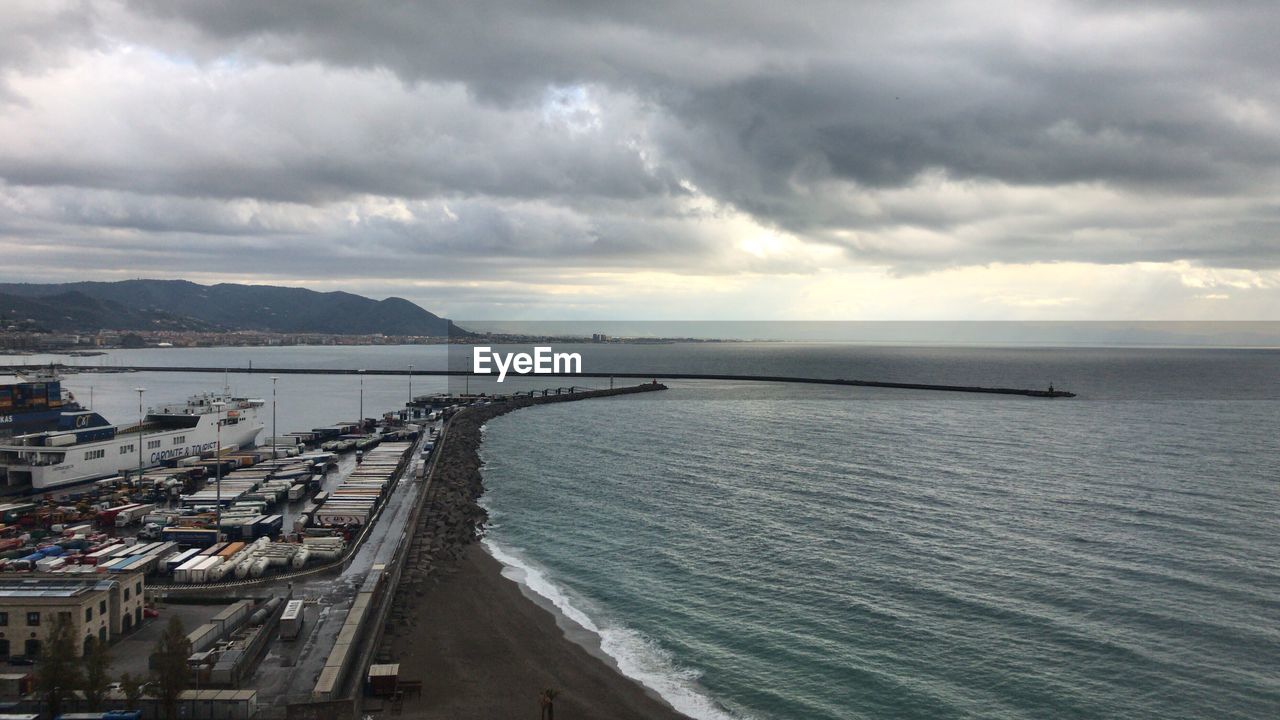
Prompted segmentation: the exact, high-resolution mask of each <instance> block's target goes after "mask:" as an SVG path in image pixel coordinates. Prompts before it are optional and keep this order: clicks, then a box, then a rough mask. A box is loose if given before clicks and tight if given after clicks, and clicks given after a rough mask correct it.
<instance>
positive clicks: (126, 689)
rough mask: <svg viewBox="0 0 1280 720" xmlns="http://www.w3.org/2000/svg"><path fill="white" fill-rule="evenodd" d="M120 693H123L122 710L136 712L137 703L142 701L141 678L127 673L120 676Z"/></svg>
mask: <svg viewBox="0 0 1280 720" xmlns="http://www.w3.org/2000/svg"><path fill="white" fill-rule="evenodd" d="M120 692H122V693H124V709H125V710H137V709H138V701H139V700H141V699H142V678H138V677H134V676H132V675H130V674H129V673H125V674H123V675H121V676H120Z"/></svg>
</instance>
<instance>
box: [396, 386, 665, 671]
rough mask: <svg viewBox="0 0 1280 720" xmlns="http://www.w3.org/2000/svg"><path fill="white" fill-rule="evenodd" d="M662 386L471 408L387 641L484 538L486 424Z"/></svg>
mask: <svg viewBox="0 0 1280 720" xmlns="http://www.w3.org/2000/svg"><path fill="white" fill-rule="evenodd" d="M665 389H666V386H665V385H663V384H661V383H656V382H655V383H645V384H643V385H634V386H629V387H623V388H616V389H613V390H590V391H585V392H576V393H572V394H568V393H565V394H561V395H547V396H545V397H542V396H536V397H532V398H529V397H521V398H514V399H510V400H507V401H504V402H494V403H492V404H490V405H485V406H482V407H468V408H465V409H464V410H462V411H460V412H458V413H457V414H456V415H454V416H453V418H452V419H451V420H450V421H449V426H448V429H447V431H446V432H445V435H444V442H443V444H442V445H441V447H440V448H439V449H438V450H437V452H438V453H439V454H440V455H439V458H438V459H437V460H436V465H435V471H434V473H433V475H432V478H431V486H430V488H429V489H428V492H427V496H426V498H425V501H424V502H425V505H424V506H423V508H422V510H421V512H420V513H419V515H418V521H417V523H416V525H415V527H414V529H413V541H412V543H411V545H410V547H409V553H408V555H407V557H406V563H407V564H406V566H405V568H404V571H403V573H402V574H401V576H400V584H399V587H397V588H396V594H395V599H394V600H393V602H392V606H391V613H390V616H389V619H388V627H387V628H386V630H387V632H386V633H385V634H384V636H383V637H384V647H383V649H382V652H380V653H379V655H380V656H384V657H385V654H386V652H387V649H386V641H387V640H389V639H390V638H392V637H394V636H395V634H396V633H399V632H404V631H406V630H409V629H412V627H413V623H414V618H415V616H417V613H416V612H415V600H416V598H417V597H418V596H420V595H421V593H422V591H423V590H424V589H425V587H426V583H429V582H432V581H433V578H435V577H437V576H438V575H439V574H441V573H450V572H452V571H453V564H454V563H455V562H456V561H457V559H458V558H459V557H460V556H461V554H462V552H463V550H464V549H465V548H466V547H467V546H468V545H470V544H471V543H473V542H475V541H476V540H478V539H479V538H480V535H481V533H482V532H483V530H484V524H485V522H486V521H487V520H488V513H486V512H485V510H484V508H482V507H480V505H479V502H478V501H479V499H480V496H481V495H482V494H483V493H484V480H483V478H482V476H481V473H480V466H481V462H480V452H479V448H480V428H481V427H483V426H484V424H485V423H486V422H488V421H489V420H491V419H492V418H495V417H497V416H499V415H503V414H505V413H509V412H511V411H513V410H519V409H521V408H526V407H531V406H534V405H545V404H547V403H556V402H572V401H576V400H587V399H590V398H600V397H610V396H614V395H630V394H634V393H642V392H653V391H657V390H665Z"/></svg>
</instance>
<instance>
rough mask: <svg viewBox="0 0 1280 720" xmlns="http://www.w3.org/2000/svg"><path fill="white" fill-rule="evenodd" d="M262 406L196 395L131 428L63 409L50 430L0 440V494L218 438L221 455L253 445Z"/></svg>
mask: <svg viewBox="0 0 1280 720" xmlns="http://www.w3.org/2000/svg"><path fill="white" fill-rule="evenodd" d="M263 404H264V401H262V400H255V399H248V398H233V397H228V396H225V395H197V396H195V397H192V398H191V399H189V400H188V401H187V402H186V403H185V404H178V405H167V406H164V407H159V408H152V409H151V410H149V411H148V412H147V414H146V415H145V416H144V418H143V421H142V423H141V424H136V423H135V424H133V425H112V424H110V423H108V422H107V421H106V420H105V419H104V418H103V417H102V416H101V415H99V414H98V413H96V412H93V411H92V410H80V409H76V410H70V411H68V410H65V409H63V410H62V411H61V412H60V414H59V415H58V418H57V421H56V422H57V427H56V428H55V429H50V430H43V431H41V432H35V433H25V434H18V435H14V436H13V437H12V438H7V439H3V440H0V491H4V492H8V493H14V492H22V491H24V490H27V491H30V492H44V491H47V490H52V489H55V488H59V487H63V486H67V485H74V484H76V483H81V482H86V481H89V480H96V479H99V478H105V477H111V476H113V475H120V474H123V473H125V472H128V471H131V470H137V469H138V468H139V466H142V467H155V466H157V465H162V464H164V463H166V462H169V461H173V460H177V459H180V458H184V457H190V456H193V455H200V454H201V453H206V452H211V451H213V450H214V449H215V448H216V447H217V445H218V442H219V434H220V435H221V443H222V447H223V449H224V450H225V449H227V448H232V449H235V448H241V447H251V446H253V445H254V444H255V443H256V440H257V437H258V434H259V433H261V432H262V429H263V423H262V422H261V421H260V420H259V419H258V411H259V409H260V408H261V407H262V406H263ZM219 426H221V433H219V430H218V429H219Z"/></svg>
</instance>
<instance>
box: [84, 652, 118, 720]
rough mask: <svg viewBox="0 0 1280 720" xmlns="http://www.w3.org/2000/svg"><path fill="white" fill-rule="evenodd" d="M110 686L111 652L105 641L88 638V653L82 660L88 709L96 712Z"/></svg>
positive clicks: (105, 697)
mask: <svg viewBox="0 0 1280 720" xmlns="http://www.w3.org/2000/svg"><path fill="white" fill-rule="evenodd" d="M110 686H111V653H110V651H109V650H108V649H107V643H105V642H103V641H100V640H98V639H97V638H92V639H90V640H89V655H88V656H87V657H86V658H85V660H84V685H83V686H82V688H83V689H84V698H85V700H87V701H88V702H89V709H90V710H92V711H94V712H97V711H99V710H101V709H102V703H103V701H104V700H106V699H107V689H108V688H109V687H110Z"/></svg>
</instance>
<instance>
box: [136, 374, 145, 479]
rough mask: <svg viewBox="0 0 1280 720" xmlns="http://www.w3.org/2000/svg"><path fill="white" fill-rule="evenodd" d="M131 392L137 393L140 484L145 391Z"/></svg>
mask: <svg viewBox="0 0 1280 720" xmlns="http://www.w3.org/2000/svg"><path fill="white" fill-rule="evenodd" d="M133 390H134V392H136V393H138V482H142V420H143V415H142V393H144V392H146V391H147V389H146V388H144V387H136V388H134V389H133Z"/></svg>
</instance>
